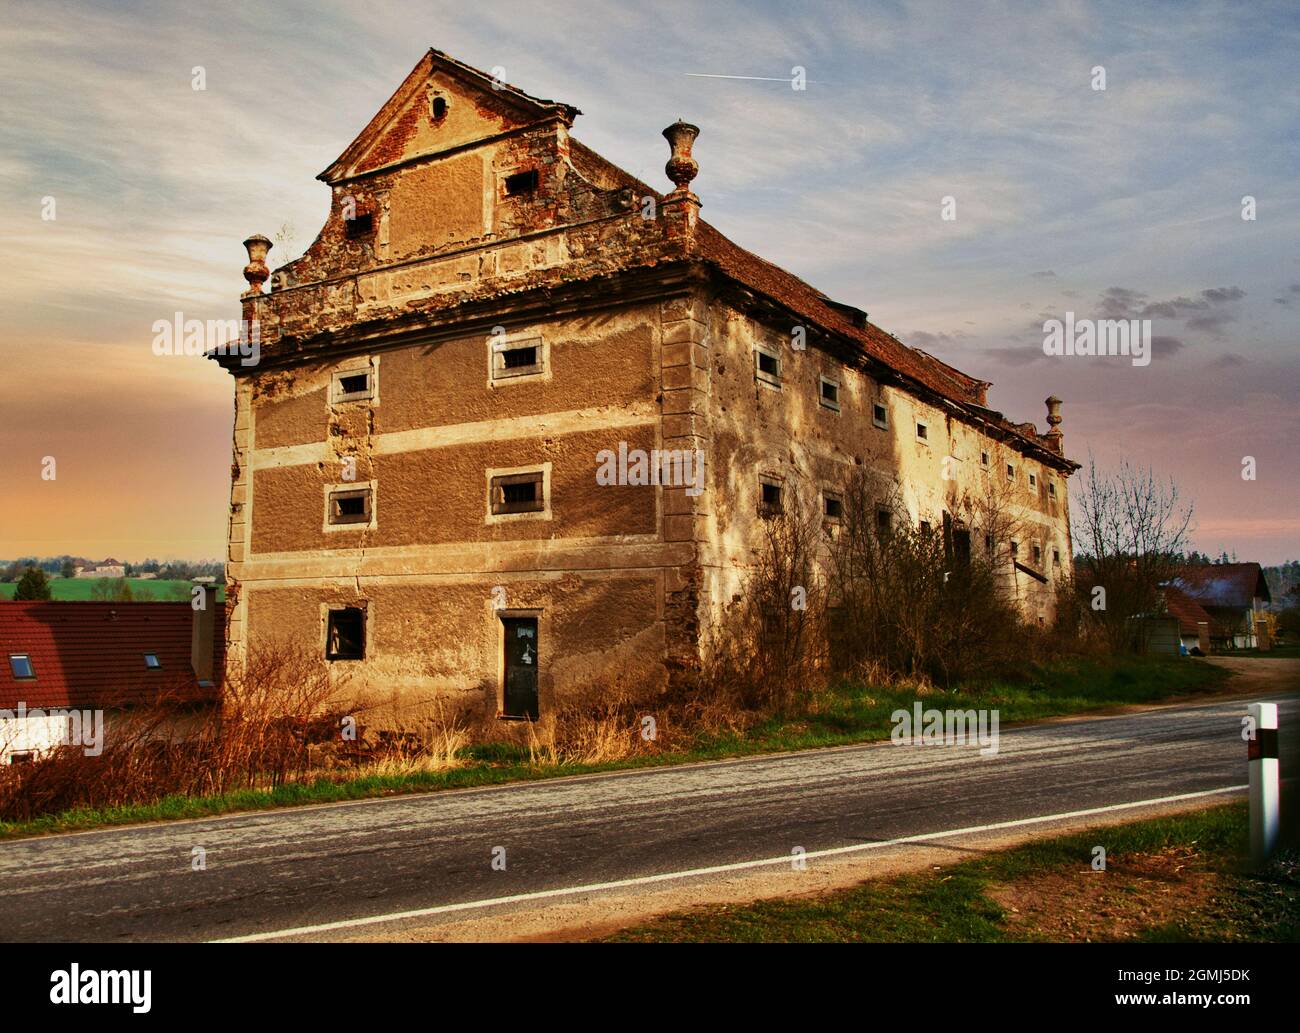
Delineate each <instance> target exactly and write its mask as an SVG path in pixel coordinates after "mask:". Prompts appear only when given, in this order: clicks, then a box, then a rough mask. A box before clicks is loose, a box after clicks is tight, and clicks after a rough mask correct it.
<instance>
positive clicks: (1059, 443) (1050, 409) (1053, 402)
mask: <svg viewBox="0 0 1300 1033" xmlns="http://www.w3.org/2000/svg"><path fill="white" fill-rule="evenodd" d="M1044 404H1045V405H1046V406H1047V433H1046V434H1044V435H1043V437H1044V438H1046V439H1047V447H1048V448H1050V449H1051V450H1052V451H1053V452H1055V453H1056V454H1057V455H1058V456H1059V455H1064V454H1065V444H1064V437H1065V435H1063V434H1062V433H1061V400H1060V399H1059V398H1057V397H1056V395H1049V396H1048V398H1047V401H1046V402H1045V403H1044Z"/></svg>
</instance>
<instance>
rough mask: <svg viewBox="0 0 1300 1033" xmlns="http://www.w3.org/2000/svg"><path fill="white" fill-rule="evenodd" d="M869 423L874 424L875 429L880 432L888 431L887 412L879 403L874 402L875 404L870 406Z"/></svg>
mask: <svg viewBox="0 0 1300 1033" xmlns="http://www.w3.org/2000/svg"><path fill="white" fill-rule="evenodd" d="M871 422H872V423H874V424H875V425H876V426H877V427H879V428H880V429H881V430H888V429H889V410H888V409H886V408H885V407H884V406H883V405H881V404H880V403H879V402H876V403H875V404H874V405H872V407H871Z"/></svg>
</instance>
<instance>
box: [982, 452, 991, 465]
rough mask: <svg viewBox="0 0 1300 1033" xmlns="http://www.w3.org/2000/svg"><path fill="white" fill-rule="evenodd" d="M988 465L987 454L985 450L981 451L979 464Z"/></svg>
mask: <svg viewBox="0 0 1300 1033" xmlns="http://www.w3.org/2000/svg"><path fill="white" fill-rule="evenodd" d="M988 465H989V454H988V453H987V452H981V453H980V466H988Z"/></svg>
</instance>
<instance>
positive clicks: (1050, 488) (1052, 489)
mask: <svg viewBox="0 0 1300 1033" xmlns="http://www.w3.org/2000/svg"><path fill="white" fill-rule="evenodd" d="M1047 494H1048V495H1049V496H1050V497H1051V498H1056V482H1055V481H1048V482H1047Z"/></svg>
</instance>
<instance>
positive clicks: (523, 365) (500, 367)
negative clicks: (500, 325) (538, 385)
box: [491, 336, 546, 380]
mask: <svg viewBox="0 0 1300 1033" xmlns="http://www.w3.org/2000/svg"><path fill="white" fill-rule="evenodd" d="M491 345H492V353H491V363H492V379H493V380H507V379H509V378H510V377H522V376H527V375H528V374H530V373H544V372H545V371H546V349H545V347H544V346H543V343H542V339H541V338H540V337H520V338H516V339H514V340H506V339H504V338H501V337H499V336H496V337H493V338H491Z"/></svg>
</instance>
